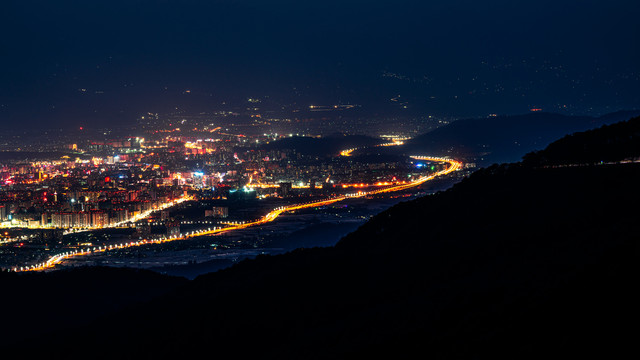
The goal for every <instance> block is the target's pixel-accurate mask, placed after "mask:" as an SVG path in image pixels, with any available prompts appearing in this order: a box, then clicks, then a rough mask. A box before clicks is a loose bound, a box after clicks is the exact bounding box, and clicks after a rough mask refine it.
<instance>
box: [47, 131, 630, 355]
mask: <svg viewBox="0 0 640 360" xmlns="http://www.w3.org/2000/svg"><path fill="white" fill-rule="evenodd" d="M634 121H637V120H634ZM638 183H640V164H637V163H632V164H621V165H600V166H581V167H539V166H530V165H528V164H526V163H525V164H510V165H501V166H492V167H489V168H487V169H483V170H481V171H478V172H476V173H474V174H473V175H471V176H470V177H469V178H467V179H465V180H463V181H462V182H461V183H459V184H457V185H456V186H454V187H453V188H451V189H449V190H447V191H445V192H442V193H438V194H436V195H433V196H427V197H424V198H421V199H417V200H415V201H411V202H407V203H402V204H400V205H397V206H395V207H393V208H391V209H389V210H387V211H385V212H383V213H381V214H379V215H377V216H375V217H374V218H372V219H371V220H370V221H369V222H368V223H367V224H365V225H364V226H362V227H361V228H360V229H358V230H357V231H355V232H353V233H351V234H350V235H348V236H346V237H345V238H344V239H343V240H342V241H341V242H340V243H338V245H337V246H335V247H334V248H322V249H307V250H297V251H294V252H291V253H288V254H284V255H278V256H272V257H270V256H260V257H258V258H256V259H255V260H248V261H244V262H242V263H240V264H238V265H237V266H234V267H232V268H230V269H226V270H223V271H220V272H217V273H213V274H209V275H206V276H201V277H199V278H197V279H196V280H195V281H193V282H191V283H190V284H188V285H187V286H184V287H182V288H180V290H179V291H175V292H173V293H171V294H170V295H168V296H164V297H162V298H159V299H157V300H155V301H153V302H152V303H151V304H148V305H146V306H144V307H138V308H135V309H132V310H130V311H123V312H121V313H120V315H119V316H116V317H111V318H109V319H103V320H101V321H99V322H96V323H94V325H93V326H91V327H90V328H88V329H87V330H86V331H83V332H82V334H75V335H74V336H73V338H74V339H76V341H77V342H74V343H73V344H72V346H64V344H68V343H67V342H65V339H67V338H68V336H67V334H61V335H58V336H57V337H53V338H50V339H49V341H50V343H51V344H55V348H56V349H59V350H60V351H63V352H64V353H65V354H69V356H73V355H75V356H76V357H82V356H83V355H85V354H87V353H88V352H91V353H92V354H98V355H101V356H103V357H104V358H110V357H115V356H119V357H123V356H124V357H129V356H131V357H136V356H138V357H139V356H145V357H150V356H163V357H165V356H182V357H184V356H191V355H193V356H195V355H197V354H199V353H200V352H201V351H204V352H205V353H207V354H210V355H211V356H234V357H241V358H244V357H249V356H260V358H267V359H268V358H353V357H362V356H375V357H380V356H388V357H393V358H404V357H410V356H412V355H414V354H415V352H417V353H419V354H421V355H422V356H424V357H428V356H433V357H444V358H461V357H462V358H467V357H489V356H491V357H509V358H514V357H515V358H522V357H540V356H545V355H546V356H548V355H549V354H550V353H552V354H554V355H557V356H563V355H564V356H572V357H575V356H580V355H591V356H593V355H594V354H600V355H607V356H611V355H614V356H615V355H621V354H623V353H625V352H627V351H631V350H634V349H635V334H634V333H633V332H629V331H628V326H629V325H634V324H635V323H637V321H638V320H640V317H639V316H638V313H637V311H636V304H637V303H638V301H639V300H640V297H639V296H638V295H637V294H636V291H635V289H634V286H633V284H635V282H636V281H637V276H638V275H640V271H639V270H640V265H639V264H640V262H638V255H639V252H638V249H639V248H638V234H639V233H640V225H638V223H637V218H638V216H639V215H640V210H638V209H637V207H635V208H631V209H627V208H626V207H625V206H623V205H625V204H637V203H638V201H640V189H639V188H638V186H637V184H638ZM123 324H135V327H128V326H123ZM105 343H107V344H110V346H109V347H104V346H103V344H105ZM52 346H53V345H52ZM97 348H99V349H100V352H99V353H96V352H95V351H94V350H95V349H97ZM414 356H415V355H414Z"/></svg>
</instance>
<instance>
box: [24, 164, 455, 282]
mask: <svg viewBox="0 0 640 360" xmlns="http://www.w3.org/2000/svg"><path fill="white" fill-rule="evenodd" d="M412 158H414V159H417V160H425V161H438V162H445V163H447V164H448V165H449V166H448V167H447V168H446V169H444V170H441V171H438V172H436V173H433V174H431V175H427V176H422V177H420V178H418V179H416V180H414V181H411V182H408V183H406V184H396V185H390V186H388V187H383V188H378V189H375V190H371V191H358V192H356V193H350V194H345V195H340V196H337V197H334V198H329V199H324V200H319V201H312V202H308V203H303V204H294V205H287V206H281V207H279V208H276V209H273V210H272V211H270V212H269V213H268V214H267V215H265V216H263V217H262V218H260V219H258V220H254V221H248V222H238V223H231V224H230V225H229V226H226V227H213V228H209V229H206V230H200V231H192V232H190V233H186V234H180V235H179V236H176V237H170V238H160V239H153V240H139V241H132V242H127V243H122V244H117V245H109V246H106V245H105V246H96V247H93V248H88V249H82V250H75V251H68V252H65V253H62V254H58V255H55V256H52V257H51V258H49V259H48V260H47V261H45V262H42V263H39V264H34V265H31V266H20V267H14V268H13V271H16V272H22V271H42V270H47V269H52V268H53V267H55V266H56V265H57V264H60V263H61V262H63V261H65V260H68V259H71V258H77V257H81V256H88V255H92V254H99V253H104V252H107V251H110V250H117V249H125V248H131V247H136V246H143V245H149V244H162V243H166V242H171V241H179V240H187V239H190V238H193V237H198V236H209V235H216V234H220V233H224V232H229V231H233V230H239V229H245V228H248V227H252V226H258V225H262V224H265V223H268V222H271V221H274V220H275V219H277V218H278V216H280V215H282V214H283V213H285V212H289V211H296V210H300V209H306V208H311V207H318V206H323V205H329V204H333V203H335V202H339V201H343V200H346V199H353V198H360V197H364V196H369V195H376V194H382V193H390V192H394V191H401V190H405V189H409V188H412V187H416V186H418V185H420V184H422V183H425V182H427V181H429V180H433V179H435V178H436V177H439V176H443V175H447V174H449V173H452V172H454V171H456V170H459V169H460V168H461V167H462V163H460V162H458V161H456V160H451V159H445V158H435V157H429V156H412Z"/></svg>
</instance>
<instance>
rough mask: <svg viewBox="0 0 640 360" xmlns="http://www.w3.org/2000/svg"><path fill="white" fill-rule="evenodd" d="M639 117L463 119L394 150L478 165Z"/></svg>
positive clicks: (625, 114)
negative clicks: (448, 157)
mask: <svg viewBox="0 0 640 360" xmlns="http://www.w3.org/2000/svg"><path fill="white" fill-rule="evenodd" d="M634 116H640V110H636V111H621V112H616V113H611V114H608V115H604V116H600V117H588V116H566V115H560V114H553V113H538V112H534V113H530V114H526V115H517V116H497V117H490V118H485V119H465V120H458V121H454V122H452V123H451V124H448V125H446V126H443V127H440V128H437V129H435V130H433V131H431V132H428V133H426V134H423V135H420V136H417V137H415V138H414V139H412V140H410V141H408V142H407V144H406V145H405V146H404V147H402V148H401V149H398V151H402V152H405V153H407V154H410V155H412V154H414V153H415V154H430V155H440V156H452V157H457V158H464V159H469V160H471V161H474V162H477V163H478V164H479V165H481V166H486V165H490V164H492V163H502V162H513V161H518V160H520V159H521V158H522V156H523V155H524V154H526V153H528V152H531V151H534V150H541V149H543V148H544V147H546V146H547V145H548V144H549V143H551V142H552V141H554V140H556V139H558V138H560V137H562V136H564V135H567V134H570V133H573V132H576V131H584V130H588V129H593V128H597V127H599V126H602V125H606V124H612V123H615V122H619V121H623V120H627V119H629V118H631V117H634Z"/></svg>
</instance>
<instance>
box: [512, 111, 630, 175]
mask: <svg viewBox="0 0 640 360" xmlns="http://www.w3.org/2000/svg"><path fill="white" fill-rule="evenodd" d="M638 158H640V118H634V119H631V120H629V121H623V122H619V123H616V124H612V125H604V126H603V127H601V128H599V129H597V130H590V131H585V132H580V133H575V134H572V135H567V136H565V137H564V138H562V139H560V140H558V141H555V142H553V143H551V144H549V146H547V148H546V149H544V150H542V151H537V152H533V153H529V154H527V155H526V156H525V157H524V160H525V162H526V163H527V164H531V165H538V166H540V165H566V164H597V163H600V162H611V161H614V162H615V161H624V160H635V159H638Z"/></svg>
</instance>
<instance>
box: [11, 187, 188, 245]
mask: <svg viewBox="0 0 640 360" xmlns="http://www.w3.org/2000/svg"><path fill="white" fill-rule="evenodd" d="M193 199H195V198H194V197H193V196H186V195H185V196H182V197H180V198H177V199H174V200H171V201H167V202H165V203H162V204H160V205H159V206H157V207H154V208H152V209H149V210H146V211H143V212H141V213H140V214H138V215H135V216H132V217H130V218H128V219H126V220H123V221H120V222H117V223H113V224H107V225H103V226H100V225H96V226H87V227H83V228H74V227H71V228H67V229H65V230H64V232H63V234H64V235H67V234H72V233H78V232H85V231H94V230H101V229H111V228H121V227H125V225H126V224H129V223H135V222H136V221H138V220H144V219H146V218H148V217H149V216H151V214H153V213H154V212H156V211H160V210H165V209H168V208H170V207H173V206H176V205H178V204H181V203H183V202H185V201H189V200H193ZM0 228H1V229H11V228H23V229H31V230H34V229H35V230H50V229H55V228H56V227H55V226H41V225H37V226H29V225H19V224H16V225H13V224H11V225H0ZM0 243H1V242H0Z"/></svg>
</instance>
